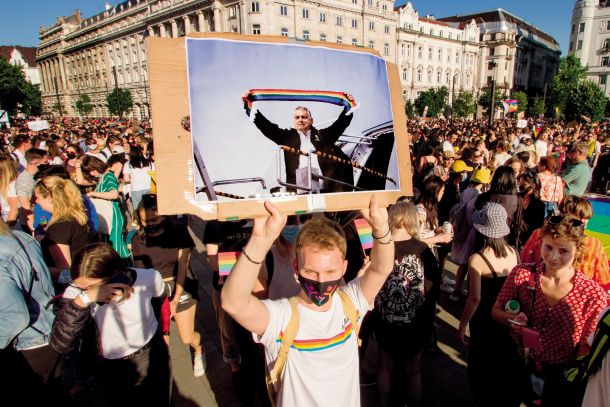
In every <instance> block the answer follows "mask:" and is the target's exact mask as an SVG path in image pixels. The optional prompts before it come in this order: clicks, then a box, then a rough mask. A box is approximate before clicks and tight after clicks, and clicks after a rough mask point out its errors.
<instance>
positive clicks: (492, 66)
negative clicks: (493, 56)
mask: <svg viewBox="0 0 610 407" xmlns="http://www.w3.org/2000/svg"><path fill="white" fill-rule="evenodd" d="M492 69H494V63H493V61H489V62H488V63H487V70H489V71H491V70H492Z"/></svg>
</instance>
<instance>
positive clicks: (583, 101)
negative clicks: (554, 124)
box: [564, 80, 607, 121]
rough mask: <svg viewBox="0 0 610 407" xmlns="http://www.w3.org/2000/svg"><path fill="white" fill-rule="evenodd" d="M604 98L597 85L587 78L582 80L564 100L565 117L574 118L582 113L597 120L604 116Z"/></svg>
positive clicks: (567, 118)
mask: <svg viewBox="0 0 610 407" xmlns="http://www.w3.org/2000/svg"><path fill="white" fill-rule="evenodd" d="M606 100H607V99H606V96H605V95H604V91H603V90H601V88H600V87H599V85H597V84H596V83H593V82H591V81H589V80H585V81H582V82H581V83H580V84H579V85H578V87H577V88H576V89H575V90H574V91H573V92H572V95H571V97H569V98H568V99H567V100H566V104H565V111H564V115H565V118H566V120H574V119H576V118H578V117H580V115H584V116H587V117H589V118H591V120H593V121H599V120H600V119H601V118H602V117H603V116H604V112H605V110H606Z"/></svg>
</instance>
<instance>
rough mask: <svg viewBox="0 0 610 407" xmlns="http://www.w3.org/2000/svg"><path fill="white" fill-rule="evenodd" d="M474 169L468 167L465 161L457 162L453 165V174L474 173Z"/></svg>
mask: <svg viewBox="0 0 610 407" xmlns="http://www.w3.org/2000/svg"><path fill="white" fill-rule="evenodd" d="M472 170H473V168H472V167H469V166H467V165H466V163H465V162H464V160H455V161H454V162H453V164H451V171H453V172H464V171H472Z"/></svg>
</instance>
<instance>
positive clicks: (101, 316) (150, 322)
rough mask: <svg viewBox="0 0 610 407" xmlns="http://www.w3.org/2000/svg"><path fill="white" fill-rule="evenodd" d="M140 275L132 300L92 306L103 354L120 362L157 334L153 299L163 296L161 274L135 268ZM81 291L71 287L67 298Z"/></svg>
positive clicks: (66, 294) (135, 284)
mask: <svg viewBox="0 0 610 407" xmlns="http://www.w3.org/2000/svg"><path fill="white" fill-rule="evenodd" d="M134 270H135V271H136V273H137V277H136V281H135V282H134V284H133V293H132V294H131V297H129V299H127V300H125V301H123V302H120V303H118V304H117V303H112V304H105V305H101V306H100V305H97V304H96V303H93V304H91V305H89V309H90V311H91V315H92V316H93V319H94V321H95V324H96V326H97V331H98V332H99V335H100V339H101V340H100V345H101V350H102V355H103V356H104V358H106V359H120V358H123V357H125V356H127V355H130V354H132V353H134V352H135V351H137V350H139V349H140V348H142V347H143V346H144V345H146V344H147V343H148V342H149V341H150V340H151V339H152V337H153V336H154V335H155V333H156V332H157V318H156V317H155V314H154V312H153V308H152V306H151V304H150V300H151V299H152V298H153V297H160V296H161V295H163V291H164V289H165V285H164V284H163V279H162V278H161V274H159V272H158V271H157V270H153V269H134ZM79 293H80V289H78V288H76V287H74V286H72V285H70V286H68V288H66V291H65V292H64V295H63V296H64V298H67V299H73V298H75V297H76V296H77V295H78V294H79Z"/></svg>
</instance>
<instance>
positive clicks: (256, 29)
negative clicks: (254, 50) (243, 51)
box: [252, 24, 261, 35]
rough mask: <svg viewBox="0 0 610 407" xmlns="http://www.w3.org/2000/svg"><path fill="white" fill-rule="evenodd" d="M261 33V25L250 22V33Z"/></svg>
mask: <svg viewBox="0 0 610 407" xmlns="http://www.w3.org/2000/svg"><path fill="white" fill-rule="evenodd" d="M260 33H261V25H260V24H252V34H256V35H259V34H260Z"/></svg>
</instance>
